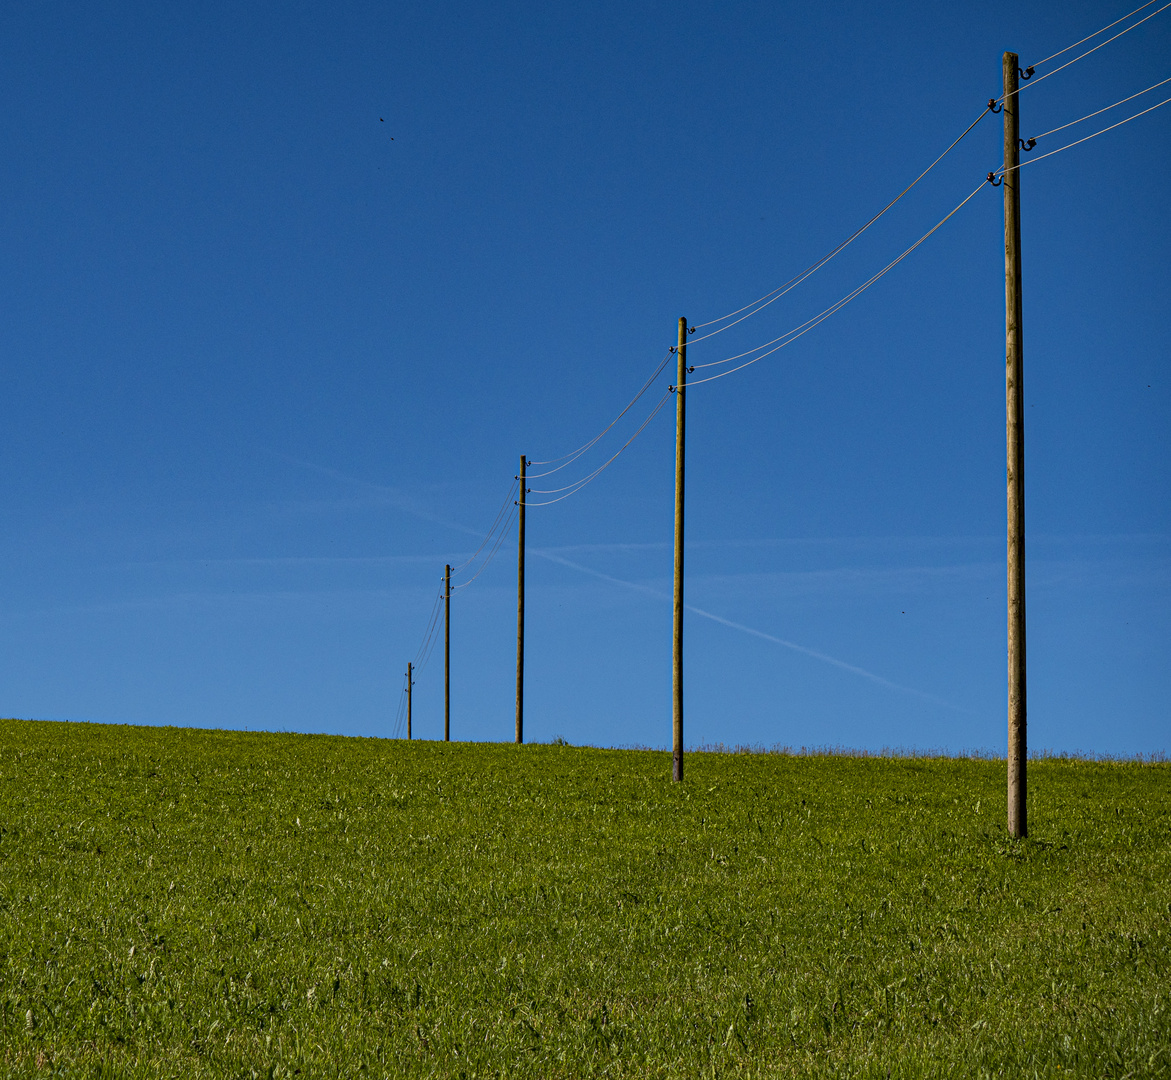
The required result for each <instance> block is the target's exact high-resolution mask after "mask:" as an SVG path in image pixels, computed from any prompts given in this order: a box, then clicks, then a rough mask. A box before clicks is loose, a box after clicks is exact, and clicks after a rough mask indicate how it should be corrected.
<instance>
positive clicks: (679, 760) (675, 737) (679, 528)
mask: <svg viewBox="0 0 1171 1080" xmlns="http://www.w3.org/2000/svg"><path fill="white" fill-rule="evenodd" d="M675 351H676V354H677V357H678V360H679V373H678V376H677V378H676V380H675V611H674V627H673V648H672V653H671V695H672V696H671V719H672V723H671V778H672V780H675V781H679V780H682V779H683V434H684V427H685V422H686V419H687V413H686V398H685V395H684V386H685V385H686V383H687V320H686V319H682V318H681V319H680V320H679V346H678V348H677V349H676V350H675Z"/></svg>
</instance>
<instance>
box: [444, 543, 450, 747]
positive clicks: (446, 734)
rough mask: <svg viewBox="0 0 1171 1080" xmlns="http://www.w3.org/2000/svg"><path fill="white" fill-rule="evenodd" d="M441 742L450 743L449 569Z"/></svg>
mask: <svg viewBox="0 0 1171 1080" xmlns="http://www.w3.org/2000/svg"><path fill="white" fill-rule="evenodd" d="M443 741H444V742H451V567H450V566H445V567H444V568H443Z"/></svg>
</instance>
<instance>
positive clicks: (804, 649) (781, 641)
mask: <svg viewBox="0 0 1171 1080" xmlns="http://www.w3.org/2000/svg"><path fill="white" fill-rule="evenodd" d="M529 551H530V552H532V554H534V555H539V556H540V557H541V558H542V559H546V560H548V561H549V562H553V563H557V564H559V565H561V566H565V567H568V568H569V569H570V570H577V571H578V572H579V573H582V574H588V575H589V576H590V577H595V578H599V579H600V580H602V581H608V582H609V583H610V584H612V585H619V586H621V587H622V588H624V589H632V590H634V591H635V592H640V593H645V594H646V595H647V596H653V597H654V598H655V599H656V600H662V601H664V602H665V603H670V602H671V597H669V596H668V595H667V594H666V593H663V592H659V590H658V589H652V588H651V587H650V586H649V585H642V584H640V583H638V582H637V581H624V580H623V579H622V578H616V577H614V576H612V575H611V574H603V573H602V572H601V571H600V570H594V569H591V568H590V567H588V566H582V565H581V564H580V563H575V562H571V561H570V560H569V559H566V558H563V557H562V556H560V555H555V554H554V553H553V552H551V551H546V550H542V549H540V548H529ZM683 606H684V607H685V608H686V609H687V610H688V611H690V612H691V613H692V614H693V615H698V616H700V618H703V619H710V620H711V621H712V622H714V623H719V624H720V625H721V626H727V627H729V628H731V629H732V630H739V631H740V632H741V633H744V634H751V635H752V636H753V637H758V638H762V639H763V640H765V641H771V642H772V643H773V644H774V645H780V646H781V647H782V648H785V649H792V650H793V652H799V653H801V654H802V655H804V656H811V657H813V659H814V660H820V661H821V662H822V663H824V664H832V665H833V666H834V667H836V668H840V669H841V670H842V671H848V672H850V674H852V675H857V676H859V677H860V678H863V679H869V680H870V681H871V682H874V683H878V685H879V686H885V687H886V688H887V689H888V690H897V691H898V692H899V693H902V694H911V695H913V696H914V697H917V698H920V699H922V700H923V701H930V702H931V703H932V704H934V705H942V706H943V707H944V708H947V709H953V710H955V711H956V712H962V713H969V714H970V715H973V716H974V715H976V714H975V713H972V712H971V710H970V709H965V708H962V707H961V706H959V705H954V704H953V703H952V702H950V701H945V700H944V699H943V698H939V697H936V696H935V695H934V694H928V693H926V692H924V691H923V690H916V689H915V688H914V687H912V686H903V685H902V684H901V683H897V682H892V681H891V680H890V679H884V678H883V677H882V676H881V675H875V674H874V672H873V671H867V670H866V669H865V668H860V667H858V666H857V665H856V664H848V663H846V661H845V660H839V659H838V658H837V657H836V656H829V655H827V654H826V653H823V652H818V651H817V650H816V649H810V648H809V647H808V646H805V645H798V644H797V642H795V641H788V640H786V639H785V638H781V637H777V636H776V635H775V634H766V633H765V632H764V631H763V630H756V629H754V628H753V627H751V626H745V625H744V624H743V623H738V622H733V621H732V620H731V619H725V618H724V617H723V616H722V615H716V614H715V613H713V612H711V611H704V610H703V608H697V607H696V606H695V605H694V604H684V605H683Z"/></svg>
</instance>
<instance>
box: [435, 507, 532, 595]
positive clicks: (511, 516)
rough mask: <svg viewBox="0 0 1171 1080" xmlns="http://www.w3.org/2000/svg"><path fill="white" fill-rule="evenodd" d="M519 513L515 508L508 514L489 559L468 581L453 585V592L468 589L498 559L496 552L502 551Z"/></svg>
mask: <svg viewBox="0 0 1171 1080" xmlns="http://www.w3.org/2000/svg"><path fill="white" fill-rule="evenodd" d="M518 513H519V510H518V509H517V507H515V506H514V507H513V508H512V510H511V511H510V512H509V514H508V518H507V519H506V521H505V524H504V528H503V529H501V530H500V535H499V536H498V537H497V538H496V543H495V544H493V545H492V550H491V551H490V552H489V553H488V557H487V558H486V559H485V560H484V561H483V563H481V564H480V568H479V569H478V570H477V571H476V572H475V573H474V574H473V575H472V576H471V577H470V578H468V580H467V581H465V582H462V583H461V584H459V585H453V586H452V587H451V591H452V592H457V591H458V590H460V589H466V588H467V587H468V586H469V585H470V584H471V583H472V582H473V581H475V580H476V578H478V577H479V576H480V575H481V574H482V573H483V572H484V571H485V570H487V569H488V566H489V564H490V563H491V562H492V560H493V559H494V558H496V552H498V551H499V550H500V545H501V544H502V543H503V542H504V538H505V537H506V536H507V535H508V530H509V528H510V527H511V526H512V523H513V522H514V521H515V520H516V515H517V514H518Z"/></svg>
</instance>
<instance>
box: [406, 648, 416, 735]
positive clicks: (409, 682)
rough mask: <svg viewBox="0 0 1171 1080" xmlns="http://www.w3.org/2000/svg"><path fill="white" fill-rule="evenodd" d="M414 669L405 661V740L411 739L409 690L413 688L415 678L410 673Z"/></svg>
mask: <svg viewBox="0 0 1171 1080" xmlns="http://www.w3.org/2000/svg"><path fill="white" fill-rule="evenodd" d="M413 671H414V668H413V666H412V665H411V663H410V662H409V661H408V663H407V742H410V741H411V691H412V690H413V689H414V688H415V680H414V677H413V675H412V673H413Z"/></svg>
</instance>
